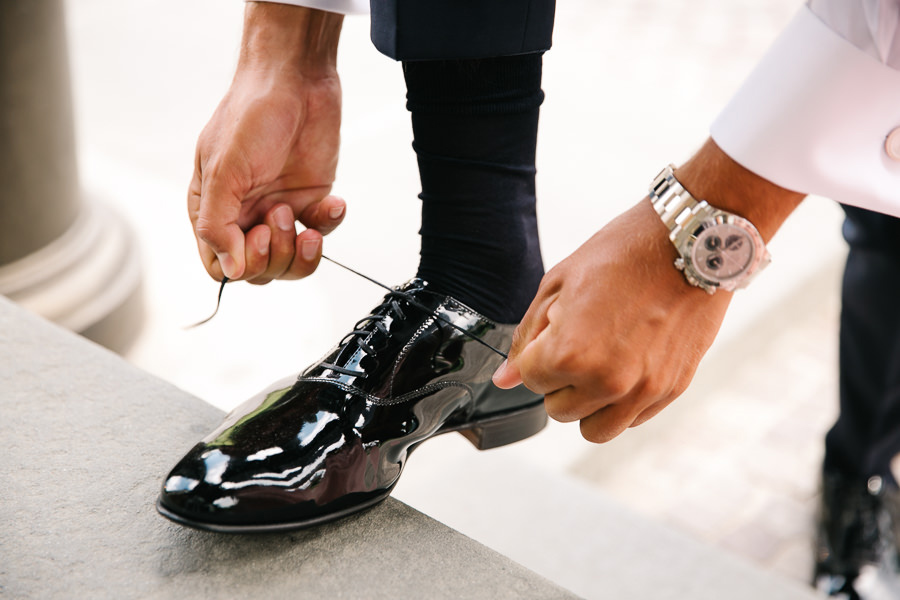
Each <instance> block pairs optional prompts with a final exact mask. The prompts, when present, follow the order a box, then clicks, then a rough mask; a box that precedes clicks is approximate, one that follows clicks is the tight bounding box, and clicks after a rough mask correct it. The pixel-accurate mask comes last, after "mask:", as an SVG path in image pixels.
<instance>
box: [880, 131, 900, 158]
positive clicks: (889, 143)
mask: <svg viewBox="0 0 900 600" xmlns="http://www.w3.org/2000/svg"><path fill="white" fill-rule="evenodd" d="M884 151H885V152H887V155H888V156H890V157H891V159H893V160H896V161H900V127H897V128H896V129H894V130H893V131H892V132H890V133H889V134H888V136H887V137H886V138H885V140H884Z"/></svg>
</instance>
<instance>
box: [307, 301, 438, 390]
mask: <svg viewBox="0 0 900 600" xmlns="http://www.w3.org/2000/svg"><path fill="white" fill-rule="evenodd" d="M416 289H421V288H416ZM401 300H403V301H405V302H406V303H407V304H408V305H412V306H415V305H416V304H418V302H416V300H415V299H414V298H413V297H412V295H411V294H410V293H409V292H406V291H401V290H391V291H390V292H388V294H387V295H386V296H385V297H384V302H382V303H381V304H379V305H378V306H376V307H375V308H374V309H372V313H371V314H369V315H368V316H365V317H363V318H362V319H360V320H359V321H357V322H356V324H355V325H354V326H353V331H351V332H350V333H348V334H347V335H345V336H344V337H343V338H342V339H341V341H340V342H339V343H338V347H340V348H342V349H343V348H346V346H348V345H351V344H354V345H355V346H356V347H357V348H359V349H360V350H362V351H363V353H365V354H366V355H367V356H372V357H374V356H375V353H376V352H378V350H379V348H375V347H373V346H371V345H370V344H369V343H368V341H366V340H367V339H371V334H372V333H373V331H374V332H378V333H380V334H382V335H383V336H384V337H385V338H387V337H388V336H390V331H389V330H388V327H389V326H390V325H389V324H388V325H386V324H385V323H387V322H388V320H389V319H390V320H391V321H393V320H394V319H398V320H400V321H405V320H406V313H405V312H403V305H402V304H401ZM420 306H421V305H420ZM423 308H425V307H423ZM426 311H427V312H428V313H429V314H431V313H432V311H431V310H430V309H427V308H426ZM339 354H340V353H339ZM320 366H322V367H325V368H326V369H330V370H331V371H334V372H336V373H340V374H341V375H349V376H351V377H360V378H363V379H365V377H366V372H365V371H357V370H354V369H347V368H344V367H341V366H339V365H336V364H334V363H329V362H325V361H322V362H321V363H320Z"/></svg>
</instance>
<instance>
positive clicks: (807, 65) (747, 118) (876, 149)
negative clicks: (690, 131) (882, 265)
mask: <svg viewBox="0 0 900 600" xmlns="http://www.w3.org/2000/svg"><path fill="white" fill-rule="evenodd" d="M898 69H900V0H871V1H870V0H811V1H810V3H809V6H806V7H803V8H802V9H801V10H800V12H799V13H798V14H797V15H796V16H795V17H794V19H793V20H792V21H791V23H790V24H789V25H788V26H787V28H786V29H785V31H784V32H783V33H782V34H781V36H780V37H779V38H778V39H777V40H776V41H775V43H774V44H773V46H772V48H771V49H770V50H769V51H768V53H767V54H766V55H765V57H763V59H762V61H761V62H760V63H759V64H758V65H757V67H756V69H755V70H754V71H753V73H751V75H750V76H749V77H748V79H747V80H746V81H745V82H744V84H743V85H742V87H741V88H740V89H739V90H738V92H737V93H736V94H735V96H734V97H733V98H732V99H731V101H730V102H729V104H728V105H727V106H726V107H725V109H724V110H723V112H722V113H721V114H720V115H719V116H718V118H717V119H716V120H715V122H714V123H713V125H712V128H711V134H712V137H713V139H714V140H715V141H716V143H717V144H718V145H719V146H720V147H721V148H722V149H723V150H724V151H725V153H726V154H728V155H729V156H731V157H732V158H733V159H734V160H736V161H737V162H738V163H740V164H741V165H743V166H744V167H746V168H748V169H749V170H751V171H753V172H754V173H756V174H758V175H760V176H762V177H764V178H766V179H768V180H769V181H772V182H774V183H777V184H778V185H781V186H782V187H785V188H788V189H791V190H796V191H800V192H804V193H807V194H816V195H820V196H826V197H829V198H833V199H835V200H838V201H840V202H844V203H847V204H852V205H856V206H861V207H863V208H868V209H871V210H875V211H879V212H883V213H887V214H891V215H895V216H900V70H898Z"/></svg>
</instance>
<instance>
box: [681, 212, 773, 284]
mask: <svg viewBox="0 0 900 600" xmlns="http://www.w3.org/2000/svg"><path fill="white" fill-rule="evenodd" d="M707 206H708V205H707ZM709 209H711V210H712V214H710V215H707V216H705V217H704V218H703V219H702V220H701V221H700V222H699V223H697V226H696V227H694V228H693V229H692V230H691V231H687V232H685V233H687V234H688V235H687V236H686V239H685V240H684V244H683V246H682V247H679V248H678V250H679V252H678V253H679V254H680V255H681V263H682V264H681V265H676V266H680V267H681V268H683V270H684V272H685V275H689V276H690V277H691V278H692V279H695V280H696V281H697V285H699V287H702V288H704V289H706V291H708V292H710V293H712V292H713V291H715V290H716V289H722V290H725V291H728V292H733V291H734V290H737V289H741V288H743V287H746V285H747V284H748V283H749V282H750V278H751V277H752V275H754V274H755V273H756V272H757V271H759V269H761V268H762V267H763V266H765V265H766V264H768V256H769V254H768V251H767V250H766V244H765V242H764V241H763V239H762V236H761V235H760V234H759V231H757V229H756V227H754V226H753V223H751V222H750V221H748V220H747V219H745V218H743V217H740V216H738V215H735V214H732V213H728V212H725V211H722V210H718V209H714V208H712V207H709ZM722 225H731V226H733V227H737V228H738V229H741V230H742V231H744V232H745V233H746V234H747V235H748V237H749V238H750V241H751V242H752V248H753V250H752V251H753V254H752V256H751V258H750V261H749V262H748V263H747V265H746V266H745V267H744V269H743V270H741V271H740V272H738V273H737V274H735V275H732V276H731V277H725V278H722V279H719V280H715V279H710V278H709V277H707V276H706V275H704V274H702V273H701V272H700V271H699V270H698V269H697V267H696V266H695V265H694V262H693V255H694V252H693V251H694V245H695V244H696V243H697V240H698V238H699V237H700V234H702V233H703V232H704V231H706V230H707V229H710V228H713V227H718V226H722Z"/></svg>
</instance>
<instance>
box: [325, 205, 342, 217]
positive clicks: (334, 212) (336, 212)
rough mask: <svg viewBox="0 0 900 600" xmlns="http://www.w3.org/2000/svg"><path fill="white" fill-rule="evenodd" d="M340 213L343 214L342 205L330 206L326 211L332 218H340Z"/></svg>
mask: <svg viewBox="0 0 900 600" xmlns="http://www.w3.org/2000/svg"><path fill="white" fill-rule="evenodd" d="M342 214H344V207H343V206H332V207H331V210H329V211H328V216H329V217H331V218H332V219H340V218H341V215H342Z"/></svg>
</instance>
